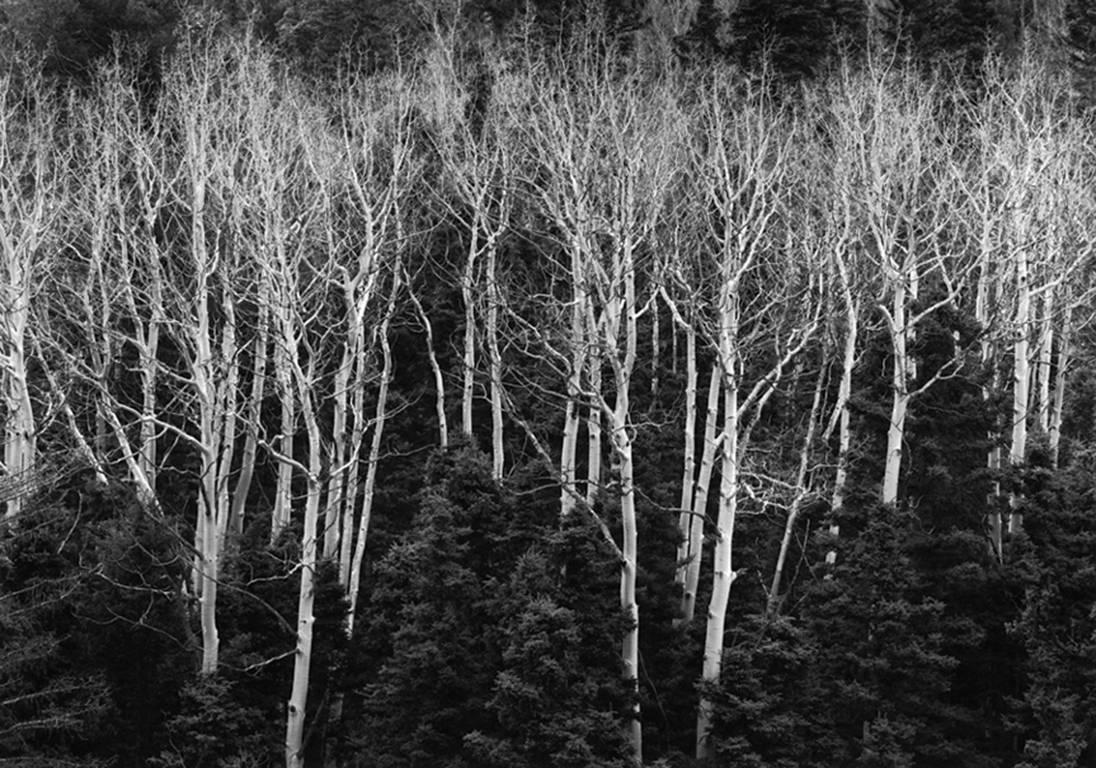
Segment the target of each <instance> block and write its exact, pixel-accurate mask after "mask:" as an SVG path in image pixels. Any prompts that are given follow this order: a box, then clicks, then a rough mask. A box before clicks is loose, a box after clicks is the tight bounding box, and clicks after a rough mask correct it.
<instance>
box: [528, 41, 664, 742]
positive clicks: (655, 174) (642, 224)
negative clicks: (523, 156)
mask: <svg viewBox="0 0 1096 768" xmlns="http://www.w3.org/2000/svg"><path fill="white" fill-rule="evenodd" d="M598 67H599V65H598V64H596V63H594V61H593V59H592V58H591V59H590V60H584V61H582V62H580V63H579V64H578V65H576V66H574V67H572V68H570V69H569V71H568V75H569V79H568V80H567V81H564V82H558V81H557V82H553V83H551V84H550V85H549V86H547V87H544V88H542V90H541V91H540V93H539V94H538V96H539V97H540V99H541V102H540V105H538V106H539V110H538V117H539V120H538V121H537V123H535V125H534V126H533V128H532V130H531V131H530V133H531V135H530V137H529V141H530V142H531V144H532V145H533V146H531V147H529V149H530V150H532V152H534V153H535V157H536V159H537V161H538V162H539V163H540V164H541V166H542V172H541V173H540V174H538V177H539V178H540V179H543V181H542V182H540V183H538V185H537V186H536V187H535V188H534V189H533V190H532V192H533V194H535V195H536V197H537V201H538V203H539V204H540V205H541V206H542V207H543V209H544V210H545V211H546V213H547V215H548V216H549V217H550V220H551V222H552V224H553V225H554V226H555V227H556V228H557V230H558V232H559V233H560V234H561V237H562V242H563V243H564V244H565V247H566V249H567V251H568V255H567V257H566V261H563V262H562V264H566V265H568V268H567V271H566V273H565V276H566V279H567V280H568V282H569V283H570V285H571V291H572V293H571V296H572V301H573V303H572V305H571V311H570V317H569V331H570V333H569V335H568V336H566V343H567V345H568V346H569V347H570V349H569V350H568V349H558V348H553V349H551V350H549V352H550V356H551V357H552V359H555V360H560V361H564V364H565V365H567V371H566V373H567V378H568V399H567V406H566V407H567V413H566V417H567V422H566V424H565V437H564V449H563V458H562V459H561V470H562V472H561V474H562V475H563V478H564V488H563V494H564V499H565V500H566V499H568V496H570V501H569V502H568V501H565V504H564V510H565V511H569V509H572V508H573V505H574V502H575V500H576V499H581V498H582V497H581V496H579V495H578V493H577V490H576V488H575V485H574V475H573V462H574V449H575V447H576V445H577V434H578V421H579V409H580V407H581V405H582V404H583V401H585V404H586V405H587V407H593V408H596V409H597V410H598V411H599V412H600V414H601V417H602V418H603V419H604V423H605V425H606V432H607V438H608V441H609V444H610V446H611V450H612V456H613V463H614V468H615V474H616V477H615V478H614V479H615V480H617V481H619V491H618V494H619V500H620V514H621V528H622V533H621V546H620V548H619V552H620V556H621V576H620V601H621V608H622V609H623V611H624V613H625V615H627V616H628V617H629V619H630V621H631V626H630V628H629V629H628V631H627V632H626V634H625V636H624V638H623V642H622V648H621V656H622V661H623V675H624V678H625V680H626V681H627V683H628V685H629V687H630V688H631V689H632V691H633V694H634V695H636V696H637V697H638V684H639V608H638V604H637V602H636V570H637V562H636V557H637V530H636V506H635V495H636V490H635V481H636V479H635V470H634V454H633V452H634V439H635V427H634V425H633V424H632V420H631V419H632V416H631V400H630V388H631V383H632V376H633V373H634V370H635V365H636V357H637V345H638V341H639V339H638V336H639V330H638V319H639V316H640V313H641V311H642V308H641V307H640V304H639V299H638V296H639V291H640V285H641V281H643V280H647V281H649V280H650V278H649V275H648V269H649V267H648V266H647V264H646V263H645V261H644V260H643V256H644V249H645V246H646V245H647V244H648V243H650V241H651V239H652V235H653V231H654V227H655V224H656V222H657V220H658V218H659V216H660V215H661V213H662V207H663V205H664V203H665V199H666V193H667V190H668V188H669V185H670V182H671V180H672V178H673V172H672V170H671V169H672V168H673V167H674V165H675V163H674V154H673V153H674V152H676V151H677V147H678V145H679V142H678V140H677V139H676V138H675V134H674V131H673V126H674V122H673V115H672V113H673V111H674V109H673V103H672V100H671V99H670V97H669V94H668V93H667V92H666V91H665V89H661V88H650V89H648V91H646V92H644V90H643V88H642V86H640V85H639V83H638V82H636V81H635V80H634V79H633V78H631V77H629V76H627V75H610V74H609V73H608V72H604V71H602V70H600V69H599V68H598ZM561 261H562V260H561ZM562 264H561V266H562ZM542 341H546V342H547V343H549V344H551V343H552V342H550V341H549V340H548V339H547V338H546V337H544V336H542ZM594 366H596V367H597V368H598V369H599V370H600V369H601V368H602V367H603V366H604V369H605V372H606V374H607V378H608V382H607V386H606V389H608V390H609V392H611V399H610V394H609V392H606V391H603V390H602V389H601V388H600V387H598V388H595V386H594V383H596V381H597V375H592V374H591V371H592V367H594ZM584 374H586V375H585V377H584ZM584 378H585V379H586V380H585V382H584V381H583V379H584ZM584 384H585V386H584ZM591 461H593V457H591ZM598 461H600V457H598ZM591 482H592V483H593V484H596V475H594V476H593V477H592V480H591ZM629 714H630V718H631V719H630V723H629V727H628V732H627V733H628V740H629V743H630V749H631V753H632V759H633V761H634V762H635V763H637V764H639V763H641V762H642V730H641V723H640V719H639V715H640V713H639V708H638V698H637V701H636V703H635V705H634V708H633V711H632V712H630V713H629Z"/></svg>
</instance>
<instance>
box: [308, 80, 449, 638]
mask: <svg viewBox="0 0 1096 768" xmlns="http://www.w3.org/2000/svg"><path fill="white" fill-rule="evenodd" d="M344 93H345V95H344V96H343V97H342V100H341V101H340V104H339V109H340V110H341V111H342V112H343V115H344V117H343V120H342V125H343V128H342V135H341V142H342V145H343V147H344V150H345V155H346V166H347V167H346V169H345V175H346V184H347V190H346V194H347V195H348V196H349V198H350V201H351V212H352V214H351V215H352V221H353V222H354V225H353V226H354V227H355V228H356V229H357V230H358V231H360V232H361V233H362V234H361V240H360V242H357V243H355V244H354V247H353V249H352V253H353V258H352V261H351V263H350V264H349V265H348V267H349V268H347V266H340V267H339V269H338V270H337V273H338V275H339V280H340V282H341V284H342V286H343V290H342V292H343V296H344V298H345V310H344V311H345V313H346V318H347V319H346V323H347V327H348V329H349V335H350V342H349V343H348V344H347V346H346V347H345V350H346V352H345V355H344V358H343V365H344V366H349V367H350V369H351V371H352V372H351V374H350V375H349V377H348V379H347V381H348V383H349V385H350V390H351V393H352V394H351V397H350V402H349V420H350V422H351V426H350V440H349V445H348V448H349V455H348V458H347V464H346V465H345V469H340V470H339V471H340V472H342V471H345V472H346V482H345V486H344V491H343V496H344V499H343V500H342V503H343V505H344V506H343V512H342V517H341V522H340V523H339V525H340V528H341V533H340V541H339V552H338V559H339V578H340V581H341V582H342V584H343V586H344V588H345V589H346V592H347V596H348V597H349V601H350V608H349V613H348V615H347V622H348V627H352V626H353V621H354V611H355V610H356V607H357V596H358V590H359V588H360V580H361V564H362V558H363V557H364V552H365V545H366V540H367V536H368V530H369V522H370V519H371V516H372V509H373V498H374V491H375V486H376V478H377V470H378V464H379V461H380V451H381V447H382V442H381V441H382V439H383V435H384V427H385V424H386V420H387V414H388V410H387V409H388V386H389V382H390V380H391V376H392V366H393V362H392V356H391V349H390V346H389V338H388V336H389V326H390V323H391V321H392V318H393V316H394V313H395V312H396V308H397V307H398V306H399V305H398V304H397V303H396V300H397V296H398V295H399V294H400V291H401V286H402V273H403V271H404V267H403V266H402V263H403V262H402V254H403V253H404V251H405V250H406V249H407V247H408V243H407V240H408V235H407V234H406V231H405V230H406V221H405V220H406V218H407V217H408V216H409V210H408V206H409V202H408V200H409V198H410V196H411V195H412V194H413V193H414V192H415V190H416V189H417V187H416V185H417V184H418V183H419V169H418V166H417V164H416V163H415V162H414V160H413V153H412V145H411V120H412V115H413V109H414V100H413V94H412V83H410V82H409V81H408V80H407V79H406V76H405V75H404V74H402V73H394V74H393V75H392V76H391V77H389V78H388V79H386V80H383V81H381V82H380V83H371V82H368V81H366V80H365V79H364V78H363V79H362V80H361V81H353V82H352V83H350V84H348V87H347V88H346V89H344ZM385 299H387V300H385ZM378 355H379V356H380V358H381V360H380V370H377V359H376V358H377V357H378ZM371 387H372V388H374V390H373V391H374V392H375V393H376V402H375V404H374V405H373V407H372V408H370V404H369V402H368V398H367V396H366V395H367V392H368V391H369V390H370V388H371ZM437 396H438V400H437V403H438V404H439V407H440V408H443V409H444V390H443V389H440V388H439V390H438V395H437ZM440 426H442V427H444V426H445V422H444V420H443V421H442V422H441V425H440ZM367 435H369V449H368V453H366V454H365V461H366V472H365V477H364V479H363V478H362V477H361V474H360V465H361V462H362V457H363V447H364V445H365V443H366V436H367ZM328 503H329V505H330V504H331V501H330V500H329V502H328Z"/></svg>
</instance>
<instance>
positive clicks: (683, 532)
mask: <svg viewBox="0 0 1096 768" xmlns="http://www.w3.org/2000/svg"><path fill="white" fill-rule="evenodd" d="M685 334H686V336H685V429H684V432H685V445H684V448H683V450H682V455H683V464H684V466H683V468H682V475H681V501H680V502H678V507H679V508H680V512H679V513H678V517H677V530H678V535H679V536H680V537H681V540H680V541H679V542H678V545H677V570H676V571H675V572H674V581H675V582H676V583H677V584H679V585H681V586H682V587H684V586H685V573H686V571H687V570H688V568H687V565H688V562H689V530H690V528H691V527H692V526H691V523H692V514H690V512H691V510H692V502H693V487H694V486H695V483H696V383H697V370H696V330H695V329H693V328H686V329H685ZM682 599H683V600H684V597H683V598H682Z"/></svg>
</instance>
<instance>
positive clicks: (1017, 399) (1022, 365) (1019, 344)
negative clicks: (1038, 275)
mask: <svg viewBox="0 0 1096 768" xmlns="http://www.w3.org/2000/svg"><path fill="white" fill-rule="evenodd" d="M1020 242H1021V243H1022V245H1021V247H1020V249H1019V253H1018V254H1017V256H1016V316H1015V320H1014V334H1015V336H1014V342H1013V347H1012V350H1013V354H1012V369H1013V373H1012V445H1011V448H1010V449H1009V463H1010V464H1011V465H1012V466H1014V467H1018V466H1020V465H1021V464H1023V463H1024V460H1025V458H1026V456H1027V432H1028V430H1027V426H1028V425H1027V418H1028V386H1029V383H1030V381H1031V376H1030V371H1029V368H1030V363H1029V359H1028V347H1029V341H1028V339H1029V336H1030V333H1031V283H1030V275H1029V264H1028V258H1029V256H1028V253H1027V250H1026V248H1027V244H1026V243H1025V242H1024V241H1023V238H1021V239H1020ZM1013 500H1014V502H1015V497H1013ZM1022 525H1023V516H1022V515H1021V513H1020V512H1018V511H1016V509H1015V504H1013V508H1012V509H1011V510H1010V511H1009V516H1008V532H1009V533H1010V534H1012V533H1016V532H1018V531H1019V530H1020V528H1021V526H1022Z"/></svg>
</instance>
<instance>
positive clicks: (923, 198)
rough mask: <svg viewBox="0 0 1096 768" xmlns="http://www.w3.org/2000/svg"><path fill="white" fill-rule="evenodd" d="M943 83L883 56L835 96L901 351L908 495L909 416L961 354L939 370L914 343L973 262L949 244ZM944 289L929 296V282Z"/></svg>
mask: <svg viewBox="0 0 1096 768" xmlns="http://www.w3.org/2000/svg"><path fill="white" fill-rule="evenodd" d="M936 98H937V94H936V92H935V86H933V85H931V84H930V85H926V84H924V83H922V81H921V78H920V76H919V75H918V74H916V73H915V72H914V70H913V68H912V67H910V66H908V65H907V66H905V67H898V68H895V69H894V70H893V71H892V70H891V69H890V68H889V67H886V66H883V65H881V64H880V63H879V62H877V61H874V60H873V61H871V62H869V65H868V67H867V69H866V73H865V74H863V75H860V76H858V77H854V76H852V75H850V74H846V75H844V76H843V80H842V83H841V86H840V91H839V93H837V94H835V96H834V101H835V112H836V117H837V126H838V127H837V133H838V136H839V138H838V142H839V143H840V145H841V150H840V151H842V152H846V153H848V155H849V158H850V160H851V167H850V176H851V178H850V183H851V184H852V185H853V192H852V195H853V199H854V200H855V202H856V205H857V209H858V211H859V214H858V217H857V218H858V219H859V220H862V221H863V223H864V227H865V229H866V230H867V242H866V243H865V247H866V249H867V254H868V256H869V258H870V260H871V261H872V262H874V263H875V264H876V265H877V266H878V269H879V273H880V278H881V286H880V288H881V293H882V295H883V297H884V300H883V301H882V302H881V303H880V305H879V310H880V312H881V313H882V314H883V317H884V319H885V321H886V327H887V332H888V336H889V339H890V346H891V351H892V359H893V362H892V365H891V371H890V379H891V382H890V384H891V408H890V418H889V424H888V428H887V445H886V455H885V465H884V473H883V484H882V492H881V499H882V501H883V503H885V504H895V503H897V502H898V497H899V480H900V477H901V471H902V456H903V451H904V449H903V444H904V441H905V427H906V420H907V417H908V415H909V409H910V405H911V403H912V402H913V401H914V400H915V399H916V398H917V397H918V396H919V395H921V394H923V393H924V392H925V391H926V390H927V389H928V388H929V387H931V386H932V385H933V384H934V383H935V382H937V381H938V380H939V379H940V378H942V377H945V376H951V375H954V373H955V372H956V370H957V369H958V367H959V366H960V365H961V364H962V355H961V354H959V355H957V356H956V357H955V359H953V360H951V361H949V362H948V363H947V364H945V365H943V366H941V367H940V368H939V369H937V370H936V371H932V372H927V371H926V372H919V371H918V366H917V359H916V354H915V351H914V347H913V345H914V342H915V339H916V334H917V331H918V328H919V327H920V326H921V325H922V324H923V323H924V322H925V320H926V319H927V318H929V317H930V316H931V315H933V314H935V313H938V312H939V311H940V310H942V309H943V308H944V307H947V306H953V305H955V303H956V302H957V301H958V300H959V299H960V297H961V295H962V293H963V291H964V289H965V286H966V281H967V280H968V278H969V277H970V273H971V270H972V268H973V265H972V262H971V260H970V259H968V258H967V257H966V254H965V253H963V252H962V251H956V250H955V249H952V248H950V247H949V245H948V244H947V243H946V241H945V235H946V232H947V229H948V227H949V226H950V225H951V224H952V223H953V217H954V213H953V212H952V211H950V210H949V200H950V199H951V198H952V197H954V189H953V185H952V181H953V178H952V174H951V170H950V168H949V166H948V165H947V162H946V158H947V153H948V152H949V147H950V144H949V142H951V141H952V137H951V136H950V134H949V133H948V131H947V129H946V126H943V125H940V124H939V121H938V119H937V117H936V116H937V114H938V112H937V110H936V109H935V106H934V104H935V99H936ZM929 281H931V282H932V283H933V285H934V286H935V287H936V294H934V295H933V296H931V297H928V298H927V299H925V300H923V301H922V300H921V296H920V295H919V294H920V291H921V285H922V284H923V283H927V282H929Z"/></svg>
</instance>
